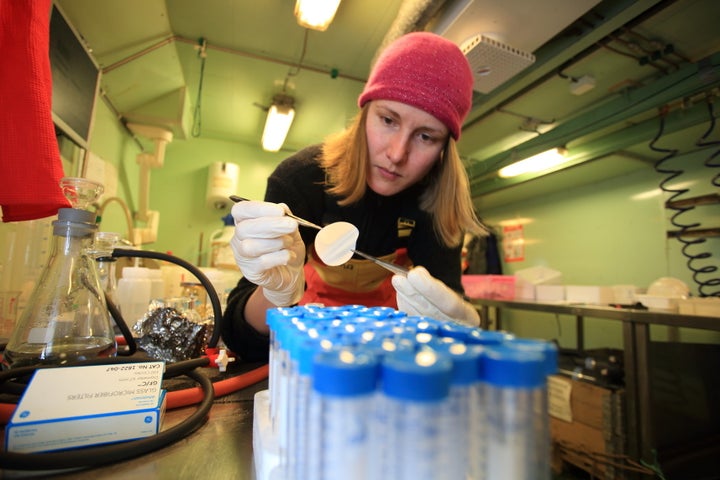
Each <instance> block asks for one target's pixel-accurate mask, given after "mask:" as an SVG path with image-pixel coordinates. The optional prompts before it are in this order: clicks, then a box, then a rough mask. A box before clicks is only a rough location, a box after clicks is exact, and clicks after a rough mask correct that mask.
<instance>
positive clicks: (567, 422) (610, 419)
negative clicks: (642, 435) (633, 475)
mask: <svg viewBox="0 0 720 480" xmlns="http://www.w3.org/2000/svg"><path fill="white" fill-rule="evenodd" d="M548 385H549V388H548V395H549V414H550V435H551V438H552V442H553V460H554V470H556V471H559V470H560V469H561V465H562V463H563V462H566V463H570V464H573V465H575V466H577V467H579V468H582V469H584V470H585V471H587V472H588V473H590V474H592V475H595V476H597V477H599V478H607V479H611V478H612V479H616V478H623V475H622V473H623V472H621V471H618V469H616V468H614V467H613V466H612V465H610V464H608V463H606V462H605V461H604V460H605V459H607V458H608V457H609V456H613V455H623V454H625V453H626V451H627V447H626V443H627V442H626V434H625V413H624V412H625V405H624V392H623V391H622V390H611V389H608V388H603V387H600V386H598V385H593V384H590V383H585V382H581V381H576V380H573V379H571V378H568V377H565V376H562V375H553V376H552V377H550V380H549V384H548Z"/></svg>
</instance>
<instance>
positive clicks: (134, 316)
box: [117, 267, 152, 327]
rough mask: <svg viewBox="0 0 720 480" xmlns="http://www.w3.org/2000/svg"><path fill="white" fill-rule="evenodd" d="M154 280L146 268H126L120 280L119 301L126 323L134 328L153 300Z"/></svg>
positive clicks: (118, 287)
mask: <svg viewBox="0 0 720 480" xmlns="http://www.w3.org/2000/svg"><path fill="white" fill-rule="evenodd" d="M151 295H152V280H151V279H150V275H149V273H148V269H147V268H145V267H124V268H123V269H122V277H121V278H120V280H118V286H117V299H118V303H119V306H120V313H121V314H122V317H123V319H124V320H125V323H127V325H128V327H132V326H133V325H134V324H135V323H137V321H138V320H140V319H142V318H143V317H144V316H145V314H146V313H147V311H148V305H149V304H150V300H152V296H151Z"/></svg>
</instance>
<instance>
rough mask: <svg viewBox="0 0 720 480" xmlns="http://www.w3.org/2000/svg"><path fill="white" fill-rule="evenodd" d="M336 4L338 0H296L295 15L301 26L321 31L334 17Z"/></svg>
mask: <svg viewBox="0 0 720 480" xmlns="http://www.w3.org/2000/svg"><path fill="white" fill-rule="evenodd" d="M338 5H340V0H297V1H296V2H295V17H297V22H298V24H299V25H300V26H301V27H305V28H310V29H312V30H319V31H321V32H323V31H325V30H327V28H328V26H330V23H332V21H333V18H335V12H337V9H338Z"/></svg>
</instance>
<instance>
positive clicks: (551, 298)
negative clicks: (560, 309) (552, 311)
mask: <svg viewBox="0 0 720 480" xmlns="http://www.w3.org/2000/svg"><path fill="white" fill-rule="evenodd" d="M535 300H537V301H538V302H564V301H565V286H564V285H537V286H535Z"/></svg>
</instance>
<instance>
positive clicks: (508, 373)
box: [482, 345, 550, 480]
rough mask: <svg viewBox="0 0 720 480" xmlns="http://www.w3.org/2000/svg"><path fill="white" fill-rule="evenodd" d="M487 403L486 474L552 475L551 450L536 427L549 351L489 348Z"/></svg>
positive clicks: (537, 478)
mask: <svg viewBox="0 0 720 480" xmlns="http://www.w3.org/2000/svg"><path fill="white" fill-rule="evenodd" d="M482 358H483V360H482V366H483V371H484V375H483V377H484V380H485V383H484V395H485V398H484V405H485V408H486V412H487V417H486V418H487V431H486V434H487V437H486V442H485V445H486V446H487V450H486V455H485V457H486V459H487V461H486V468H485V477H484V478H486V479H496V478H512V479H513V480H547V479H549V478H550V469H549V468H548V467H546V465H548V464H549V462H548V461H547V459H544V458H541V456H543V455H546V453H547V452H548V451H549V445H545V444H544V443H543V442H545V439H544V438H541V437H540V436H539V435H538V434H537V432H538V430H537V427H536V422H537V421H538V415H547V411H545V412H540V409H541V408H542V405H541V404H539V402H540V400H539V399H540V398H541V397H542V395H543V392H544V391H545V385H546V380H545V376H546V368H547V367H546V363H545V362H546V359H545V355H544V354H543V353H542V352H540V351H537V350H533V349H521V348H510V347H508V346H505V345H502V346H493V347H488V348H486V349H485V351H484V354H483V357H482Z"/></svg>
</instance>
